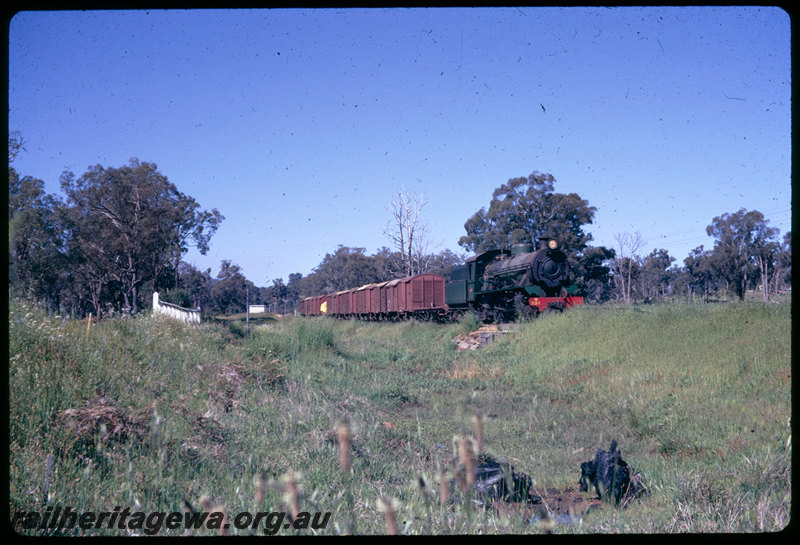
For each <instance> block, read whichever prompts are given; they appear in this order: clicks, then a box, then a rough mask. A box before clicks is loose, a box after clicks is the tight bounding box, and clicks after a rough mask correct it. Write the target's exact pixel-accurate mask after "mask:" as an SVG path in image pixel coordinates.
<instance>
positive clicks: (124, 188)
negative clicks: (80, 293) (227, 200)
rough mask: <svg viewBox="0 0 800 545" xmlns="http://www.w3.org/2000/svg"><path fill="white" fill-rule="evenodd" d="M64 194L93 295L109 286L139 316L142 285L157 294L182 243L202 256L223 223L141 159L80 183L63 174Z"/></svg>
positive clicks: (90, 174) (90, 173)
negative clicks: (115, 288)
mask: <svg viewBox="0 0 800 545" xmlns="http://www.w3.org/2000/svg"><path fill="white" fill-rule="evenodd" d="M61 188H62V190H63V191H64V194H65V195H66V197H67V204H68V205H69V207H70V214H69V215H70V219H71V227H72V234H73V237H72V243H73V245H74V248H75V250H76V253H77V254H78V256H79V259H80V261H81V263H82V265H83V267H84V269H85V273H86V275H87V277H91V278H93V279H94V280H93V282H94V283H95V286H94V287H93V290H96V291H99V290H97V284H101V286H100V288H102V284H104V283H108V282H109V281H114V283H115V285H116V286H118V287H119V291H120V295H121V296H122V300H123V306H124V307H126V308H128V309H130V311H131V312H132V313H135V312H137V311H138V310H139V299H140V298H139V291H140V289H141V287H142V285H143V284H144V283H145V282H146V281H148V280H151V281H152V283H153V284H152V288H153V289H154V290H156V289H158V282H159V278H161V276H162V274H161V273H162V271H163V270H164V269H165V268H166V267H171V266H175V267H177V266H178V264H179V261H180V255H181V253H182V252H183V251H185V250H186V245H187V241H193V242H194V243H195V244H196V245H197V246H198V249H199V250H200V251H201V253H205V251H207V249H208V241H209V239H210V236H211V235H212V234H213V233H214V231H216V228H217V226H218V225H219V222H220V221H222V219H223V218H222V216H221V215H220V214H219V212H218V211H216V210H212V211H210V212H206V211H201V210H199V205H198V204H197V202H196V201H195V200H194V199H193V198H192V197H190V196H187V195H185V194H183V193H181V192H180V191H178V189H177V187H175V185H174V184H172V183H171V182H170V181H169V180H168V179H167V177H166V176H164V175H163V174H162V173H161V172H159V171H158V169H157V167H156V165H155V164H152V163H147V162H140V161H139V160H138V159H131V160H130V163H129V164H128V165H125V166H122V167H120V168H105V167H103V166H100V165H96V166H94V167H90V168H89V169H88V170H87V171H86V173H84V174H83V175H82V176H80V177H76V176H75V175H74V174H73V173H72V172H69V171H67V172H64V173H63V174H62V176H61ZM176 259H177V260H176ZM96 310H97V311H99V310H100V308H99V306H97V305H96Z"/></svg>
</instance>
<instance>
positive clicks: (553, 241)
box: [547, 238, 558, 250]
mask: <svg viewBox="0 0 800 545" xmlns="http://www.w3.org/2000/svg"><path fill="white" fill-rule="evenodd" d="M547 247H548V248H550V249H551V250H555V249H556V248H558V241H557V240H556V239H554V238H551V239H550V241H549V242H548V243H547Z"/></svg>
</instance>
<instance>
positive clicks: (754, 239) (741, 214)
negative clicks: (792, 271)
mask: <svg viewBox="0 0 800 545" xmlns="http://www.w3.org/2000/svg"><path fill="white" fill-rule="evenodd" d="M768 223H769V220H767V219H766V218H764V215H763V214H762V213H761V212H759V211H758V210H752V211H748V210H746V209H744V208H741V209H739V211H737V212H734V213H732V214H731V213H726V214H722V215H721V216H717V217H715V218H714V219H713V220H711V224H710V225H709V226H708V227H707V228H706V233H708V235H709V236H711V237H713V238H714V250H713V258H714V261H715V265H716V268H717V273H718V274H719V275H720V277H721V278H723V279H724V280H725V282H726V284H727V285H728V288H729V290H730V291H732V292H733V293H734V294H735V295H736V296H737V297H738V298H739V299H740V300H744V297H745V293H746V291H747V288H748V287H749V286H750V284H752V283H753V279H754V278H755V277H756V276H759V277H760V280H761V285H762V290H763V292H762V293H763V297H764V300H765V301H767V300H769V279H770V275H771V273H772V271H773V270H774V267H775V260H776V257H777V255H778V253H779V249H780V246H779V244H778V229H777V228H773V227H770V226H769V225H767V224H768Z"/></svg>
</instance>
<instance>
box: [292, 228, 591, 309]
mask: <svg viewBox="0 0 800 545" xmlns="http://www.w3.org/2000/svg"><path fill="white" fill-rule="evenodd" d="M568 278H569V265H568V264H567V257H566V255H565V254H564V252H562V251H561V250H560V249H559V248H558V241H557V240H556V239H552V238H551V239H546V240H544V241H542V247H541V248H540V249H539V250H537V251H533V247H532V246H531V245H530V244H517V245H515V246H514V247H513V248H512V249H511V251H509V250H489V251H488V252H483V253H482V254H478V255H476V256H473V257H470V258H469V259H467V260H466V263H465V264H464V265H462V266H460V267H456V268H455V269H453V271H452V273H451V274H450V278H449V279H448V280H445V279H444V277H442V276H439V275H436V274H429V273H426V274H418V275H415V276H408V277H405V278H399V279H396V280H391V281H389V282H381V283H378V284H367V285H366V286H361V287H360V288H355V289H351V290H345V291H340V292H337V293H331V294H327V295H320V296H316V297H307V298H306V299H303V300H302V301H300V305H299V313H300V314H301V315H304V316H314V315H321V314H327V315H331V316H338V317H355V318H360V319H365V320H391V321H394V320H400V319H407V318H418V319H422V320H438V321H443V320H448V319H454V318H458V317H460V316H461V315H463V314H464V313H466V312H474V313H476V314H477V315H478V316H479V317H480V319H481V320H482V321H484V322H492V321H494V322H505V321H510V320H513V319H514V318H515V317H517V316H526V315H532V316H535V315H537V314H538V313H539V312H542V311H545V310H549V309H555V310H563V309H566V308H569V307H571V306H574V305H580V304H583V297H581V296H577V295H574V293H575V291H576V288H575V286H570V285H568Z"/></svg>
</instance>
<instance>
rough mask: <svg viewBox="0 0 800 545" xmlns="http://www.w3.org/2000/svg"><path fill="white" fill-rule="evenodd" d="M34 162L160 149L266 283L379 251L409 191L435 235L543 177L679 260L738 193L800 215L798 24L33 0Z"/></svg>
mask: <svg viewBox="0 0 800 545" xmlns="http://www.w3.org/2000/svg"><path fill="white" fill-rule="evenodd" d="M8 96H9V130H17V131H20V132H21V134H22V136H23V138H24V139H25V141H26V144H27V145H26V152H24V153H22V154H21V156H20V157H18V159H17V160H16V161H15V162H14V164H13V165H12V166H14V167H15V169H16V170H17V171H18V172H19V173H20V174H21V175H30V176H34V177H36V178H41V179H42V180H44V181H45V184H46V187H47V190H48V191H49V192H51V193H58V192H59V191H60V190H59V177H60V175H61V173H62V172H63V171H64V170H71V171H73V172H74V173H75V174H76V175H78V176H80V175H81V174H83V173H84V172H85V171H86V170H87V168H88V167H89V166H91V165H96V164H100V165H103V166H105V167H120V166H122V165H125V164H127V163H128V161H129V159H130V158H132V157H137V158H139V159H140V160H142V161H147V162H151V163H155V164H156V165H158V168H159V170H160V171H161V172H162V173H163V174H164V175H166V176H167V177H168V178H169V180H170V181H171V182H173V183H174V184H175V185H176V186H177V187H178V188H179V189H180V190H181V191H183V192H184V193H187V194H189V195H191V196H193V197H194V198H195V199H197V201H198V202H199V203H200V204H201V206H203V207H204V208H207V209H209V208H217V209H219V210H220V212H222V214H223V215H224V216H225V217H226V219H225V221H224V222H223V223H222V225H221V227H220V229H219V231H218V232H217V234H216V235H215V237H214V238H213V239H212V243H211V250H210V251H209V253H208V255H207V256H201V255H199V254H198V253H197V252H195V251H193V252H191V253H190V254H189V255H188V256H187V257H186V260H187V261H188V262H190V263H193V264H194V265H196V266H197V267H198V268H201V269H206V268H211V269H212V274H213V275H216V273H217V272H218V271H219V264H220V261H221V260H222V259H230V260H231V261H233V262H234V263H236V264H238V265H240V266H241V267H242V269H243V271H244V273H245V274H246V276H247V277H248V278H249V279H250V280H252V281H253V282H255V283H256V285H259V286H263V285H269V284H271V282H272V279H274V278H283V279H284V280H287V279H288V276H289V274H290V273H293V272H299V273H302V274H303V275H304V276H305V275H307V274H309V273H310V272H311V271H312V269H313V268H314V267H315V266H316V265H318V264H319V263H320V262H321V261H322V259H323V257H324V256H325V254H326V253H333V252H334V251H335V250H336V248H337V246H338V245H340V244H341V245H344V246H351V247H363V248H366V252H367V253H368V254H372V253H374V252H375V251H377V250H378V249H379V248H380V247H381V246H390V245H391V244H390V241H389V240H388V238H387V237H386V236H385V234H384V231H385V229H386V227H387V225H388V223H389V221H390V212H389V205H390V201H391V199H392V197H393V196H394V195H395V194H396V193H397V191H398V190H401V189H403V190H405V191H408V192H409V193H417V194H420V195H424V199H425V201H426V202H427V204H426V206H425V207H424V209H423V214H422V220H423V221H424V222H425V223H426V224H427V227H428V230H429V239H430V243H431V249H432V250H434V251H440V250H444V249H447V248H449V249H451V250H453V251H456V252H462V251H463V249H462V248H460V247H459V246H458V239H459V237H461V236H462V235H464V234H465V231H464V223H465V222H466V220H467V219H468V218H469V217H470V216H472V215H473V214H474V213H475V212H477V211H478V210H479V209H480V208H481V207H486V206H488V204H489V201H490V199H491V195H492V192H493V190H494V189H495V188H497V187H498V186H500V185H501V184H503V183H505V182H506V181H507V180H508V179H510V178H515V177H519V176H527V175H528V174H530V173H531V172H533V171H539V172H545V173H550V174H553V176H555V179H556V185H555V189H556V191H558V192H562V193H570V192H575V193H578V194H579V195H580V196H581V197H582V198H584V199H586V200H588V201H589V204H591V205H592V206H595V207H597V213H596V215H595V222H594V223H593V224H592V225H588V226H587V227H586V230H587V231H588V232H590V233H591V234H592V235H593V237H594V241H593V244H596V245H606V246H613V245H614V244H615V242H614V235H615V234H616V233H622V232H631V233H632V232H635V231H638V232H640V233H641V235H642V237H643V238H644V240H645V241H646V242H647V244H646V246H645V247H644V249H643V252H642V253H643V254H646V253H649V252H650V251H651V250H653V249H655V248H665V249H667V250H668V251H669V252H670V254H671V255H672V256H673V257H675V258H677V263H681V262H682V261H683V259H684V258H685V257H686V256H687V255H688V253H689V251H690V250H691V249H693V248H695V247H696V246H698V245H700V244H705V246H706V248H709V247H711V246H712V245H713V241H712V240H711V239H709V238H708V237H707V236H706V235H705V228H706V226H707V225H708V224H709V223H710V222H711V220H712V218H714V217H715V216H718V215H720V214H723V213H726V212H735V211H737V210H738V209H739V208H742V207H744V208H747V209H748V210H753V209H756V210H759V211H761V212H763V213H764V214H765V215H766V217H767V218H768V219H770V220H771V225H772V226H774V227H778V228H779V229H780V230H781V235H782V234H783V233H785V232H786V231H788V230H791V181H790V171H791V136H790V135H791V61H790V20H789V16H788V15H787V14H786V13H785V12H784V11H782V10H781V9H779V8H773V7H630V8H612V9H608V8H583V7H576V8H513V7H512V8H502V9H499V8H460V9H455V8H446V9H445V8H441V9H440V8H429V9H424V8H421V9H322V10H299V9H298V10H294V9H283V10H277V9H275V10H231V11H228V10H196V11H192V10H189V11H183V10H181V11H179V10H175V11H158V10H149V11H144V10H142V11H88V12H77V11H75V12H70V11H58V12H43V11H42V12H22V13H18V14H17V15H16V16H15V17H14V18H13V19H12V20H11V23H10V27H9V95H8Z"/></svg>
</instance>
